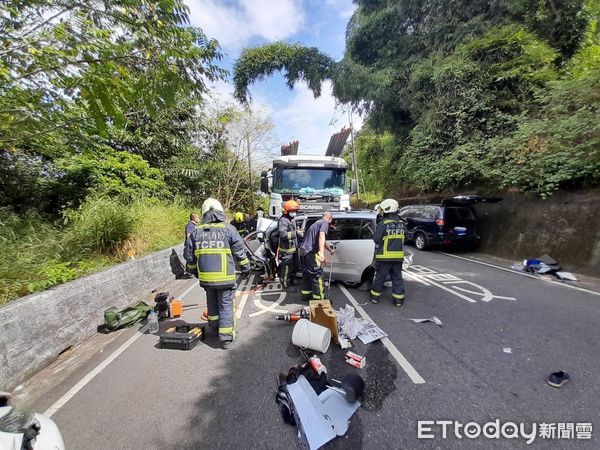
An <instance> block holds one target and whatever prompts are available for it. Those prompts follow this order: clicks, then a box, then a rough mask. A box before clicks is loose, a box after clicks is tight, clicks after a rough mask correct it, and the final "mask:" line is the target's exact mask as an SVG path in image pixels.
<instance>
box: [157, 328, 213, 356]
mask: <svg viewBox="0 0 600 450" xmlns="http://www.w3.org/2000/svg"><path fill="white" fill-rule="evenodd" d="M204 337H205V334H204V325H202V324H200V323H185V322H184V323H179V324H177V325H173V326H172V327H170V328H168V329H167V330H166V331H165V332H163V333H161V334H160V336H159V338H158V344H159V346H160V348H172V349H176V350H190V349H192V348H194V346H195V345H196V344H197V343H198V341H203V340H204Z"/></svg>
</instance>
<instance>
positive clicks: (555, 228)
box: [399, 190, 600, 278]
mask: <svg viewBox="0 0 600 450" xmlns="http://www.w3.org/2000/svg"><path fill="white" fill-rule="evenodd" d="M460 194H466V192H460V193H450V194H446V195H443V196H439V195H438V196H430V197H419V198H403V199H400V200H399V202H400V204H401V205H408V204H412V203H421V202H437V201H440V200H441V198H443V197H449V196H452V195H460ZM485 195H494V196H499V197H502V198H503V200H502V202H500V203H498V204H482V205H477V206H476V207H475V209H476V210H477V214H478V217H479V219H480V223H481V231H482V244H481V246H480V248H479V251H480V252H482V253H488V254H490V255H495V256H499V257H503V258H508V259H512V260H515V261H519V260H522V259H525V258H535V257H536V256H540V255H542V254H544V253H546V254H548V255H550V256H552V257H553V258H554V259H556V260H557V261H558V262H559V263H560V265H561V266H562V267H563V269H565V270H568V271H570V272H575V273H579V274H585V275H589V276H593V277H599V278H600V190H590V191H585V192H566V191H559V192H557V193H555V194H554V195H553V196H552V197H550V198H549V199H546V200H542V199H541V198H539V197H535V196H528V195H523V194H518V193H491V194H490V193H487V194H485Z"/></svg>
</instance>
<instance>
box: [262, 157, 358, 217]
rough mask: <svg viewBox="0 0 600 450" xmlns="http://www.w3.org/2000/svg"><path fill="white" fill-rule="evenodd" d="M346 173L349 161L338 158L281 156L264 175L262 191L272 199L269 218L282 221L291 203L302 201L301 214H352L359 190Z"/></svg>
mask: <svg viewBox="0 0 600 450" xmlns="http://www.w3.org/2000/svg"><path fill="white" fill-rule="evenodd" d="M346 171H347V164H346V161H344V160H343V159H342V158H339V157H335V156H313V155H288V156H280V157H279V158H277V159H275V160H274V161H273V168H272V169H270V170H267V171H263V172H262V174H261V191H262V192H264V193H266V194H270V196H271V200H270V202H269V216H271V217H279V216H280V215H281V212H282V211H281V208H282V205H283V203H285V202H286V201H287V200H290V199H295V200H298V202H299V203H300V212H301V213H308V212H317V213H318V212H323V211H333V210H335V211H348V210H350V194H351V193H354V192H355V191H356V186H355V183H354V182H351V183H349V180H347V177H346Z"/></svg>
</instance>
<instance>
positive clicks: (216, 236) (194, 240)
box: [184, 198, 250, 349]
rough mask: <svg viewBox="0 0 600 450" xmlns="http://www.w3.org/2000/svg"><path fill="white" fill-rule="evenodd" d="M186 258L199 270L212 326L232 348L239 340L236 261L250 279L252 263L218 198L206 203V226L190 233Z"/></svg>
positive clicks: (225, 346) (204, 219) (223, 342)
mask: <svg viewBox="0 0 600 450" xmlns="http://www.w3.org/2000/svg"><path fill="white" fill-rule="evenodd" d="M184 257H185V260H186V262H187V263H188V267H190V266H192V267H193V266H195V267H196V269H197V276H198V279H199V281H200V286H202V287H203V288H204V290H205V291H206V301H207V303H208V323H209V325H210V327H211V328H212V329H213V330H216V331H218V334H219V340H220V341H221V344H222V347H223V348H224V349H228V348H229V347H231V345H232V344H233V342H234V341H235V340H236V331H235V318H234V301H235V290H236V284H235V280H236V274H235V262H236V261H237V263H238V264H239V265H240V269H241V271H242V276H243V277H245V278H246V277H248V276H249V275H250V261H249V260H248V257H247V256H246V249H245V247H244V243H243V242H242V238H241V236H240V234H239V233H238V232H237V230H236V229H235V228H234V227H232V226H231V225H230V224H227V223H226V222H225V213H224V211H223V206H222V205H221V203H220V202H219V201H217V200H215V199H214V198H209V199H207V200H206V201H205V202H204V203H203V204H202V223H200V224H199V225H198V227H197V228H196V229H195V230H194V231H193V232H192V234H190V237H189V239H188V240H187V242H186V246H185V252H184Z"/></svg>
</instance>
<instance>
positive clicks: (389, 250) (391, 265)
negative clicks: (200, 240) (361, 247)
mask: <svg viewBox="0 0 600 450" xmlns="http://www.w3.org/2000/svg"><path fill="white" fill-rule="evenodd" d="M379 210H380V211H381V214H382V217H383V220H381V221H380V222H379V224H377V227H376V228H375V234H374V235H373V241H375V264H374V265H375V278H374V279H373V284H372V286H371V301H372V302H373V303H379V300H380V299H381V294H382V292H383V289H384V285H383V284H384V283H385V281H386V280H387V277H388V275H389V276H390V277H391V279H392V298H393V299H394V305H396V306H398V307H400V306H402V304H403V303H404V282H403V280H402V261H404V225H403V224H402V221H401V220H400V217H398V202H397V201H396V200H394V199H391V198H388V199H385V200H384V201H382V202H381V203H380V205H379Z"/></svg>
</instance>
